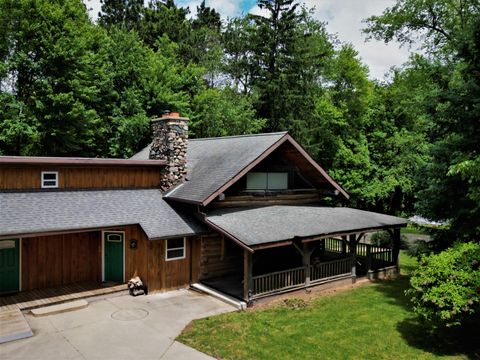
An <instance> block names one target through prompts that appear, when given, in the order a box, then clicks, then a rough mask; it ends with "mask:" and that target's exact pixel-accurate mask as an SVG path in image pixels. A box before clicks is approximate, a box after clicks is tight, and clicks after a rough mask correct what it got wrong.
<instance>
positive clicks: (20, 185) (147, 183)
mask: <svg viewBox="0 0 480 360" xmlns="http://www.w3.org/2000/svg"><path fill="white" fill-rule="evenodd" d="M42 171H58V177H59V179H58V181H59V183H58V187H59V188H60V189H93V188H95V189H96V188H139V187H157V186H159V185H160V177H161V174H160V168H152V167H0V190H19V189H35V190H38V189H40V188H41V186H40V177H41V172H42Z"/></svg>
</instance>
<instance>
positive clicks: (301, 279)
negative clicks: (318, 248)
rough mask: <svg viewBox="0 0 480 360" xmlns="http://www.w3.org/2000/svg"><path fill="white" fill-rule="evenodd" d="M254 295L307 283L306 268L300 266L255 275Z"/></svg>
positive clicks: (253, 278)
mask: <svg viewBox="0 0 480 360" xmlns="http://www.w3.org/2000/svg"><path fill="white" fill-rule="evenodd" d="M252 280H253V292H252V293H253V295H262V294H267V293H271V292H274V291H278V290H284V289H290V288H292V287H296V286H299V285H303V284H305V268H304V267H298V268H294V269H288V270H284V271H276V272H273V273H269V274H264V275H259V276H253V277H252Z"/></svg>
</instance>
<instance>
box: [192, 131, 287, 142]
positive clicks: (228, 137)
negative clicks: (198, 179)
mask: <svg viewBox="0 0 480 360" xmlns="http://www.w3.org/2000/svg"><path fill="white" fill-rule="evenodd" d="M287 133H288V131H277V132H272V133H260V134H245V135H230V136H216V137H208V138H198V139H188V141H202V140H222V139H232V138H242V137H258V136H271V135H285V134H287Z"/></svg>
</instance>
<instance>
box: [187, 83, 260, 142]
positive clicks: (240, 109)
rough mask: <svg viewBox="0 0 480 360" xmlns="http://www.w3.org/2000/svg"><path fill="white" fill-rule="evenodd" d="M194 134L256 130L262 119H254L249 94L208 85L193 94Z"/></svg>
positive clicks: (192, 126)
mask: <svg viewBox="0 0 480 360" xmlns="http://www.w3.org/2000/svg"><path fill="white" fill-rule="evenodd" d="M191 120H192V123H191V130H192V135H193V136H194V137H215V136H228V135H243V134H255V133H258V132H260V131H261V129H262V128H263V126H264V125H265V120H263V119H257V117H256V114H255V109H254V107H253V101H252V99H251V97H249V96H247V95H243V94H240V93H238V92H237V91H235V90H232V89H229V88H226V89H223V90H220V89H207V90H205V91H202V92H200V93H199V94H197V95H196V96H195V97H194V98H193V106H192V118H191Z"/></svg>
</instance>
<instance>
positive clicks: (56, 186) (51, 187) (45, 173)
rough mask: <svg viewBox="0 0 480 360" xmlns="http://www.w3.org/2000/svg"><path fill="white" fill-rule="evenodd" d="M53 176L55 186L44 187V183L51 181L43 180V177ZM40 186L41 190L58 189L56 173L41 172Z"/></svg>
mask: <svg viewBox="0 0 480 360" xmlns="http://www.w3.org/2000/svg"><path fill="white" fill-rule="evenodd" d="M50 174H55V185H45V183H44V181H53V180H45V179H44V178H43V176H44V175H50ZM40 185H41V186H42V189H57V188H58V171H42V175H41V177H40Z"/></svg>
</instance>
